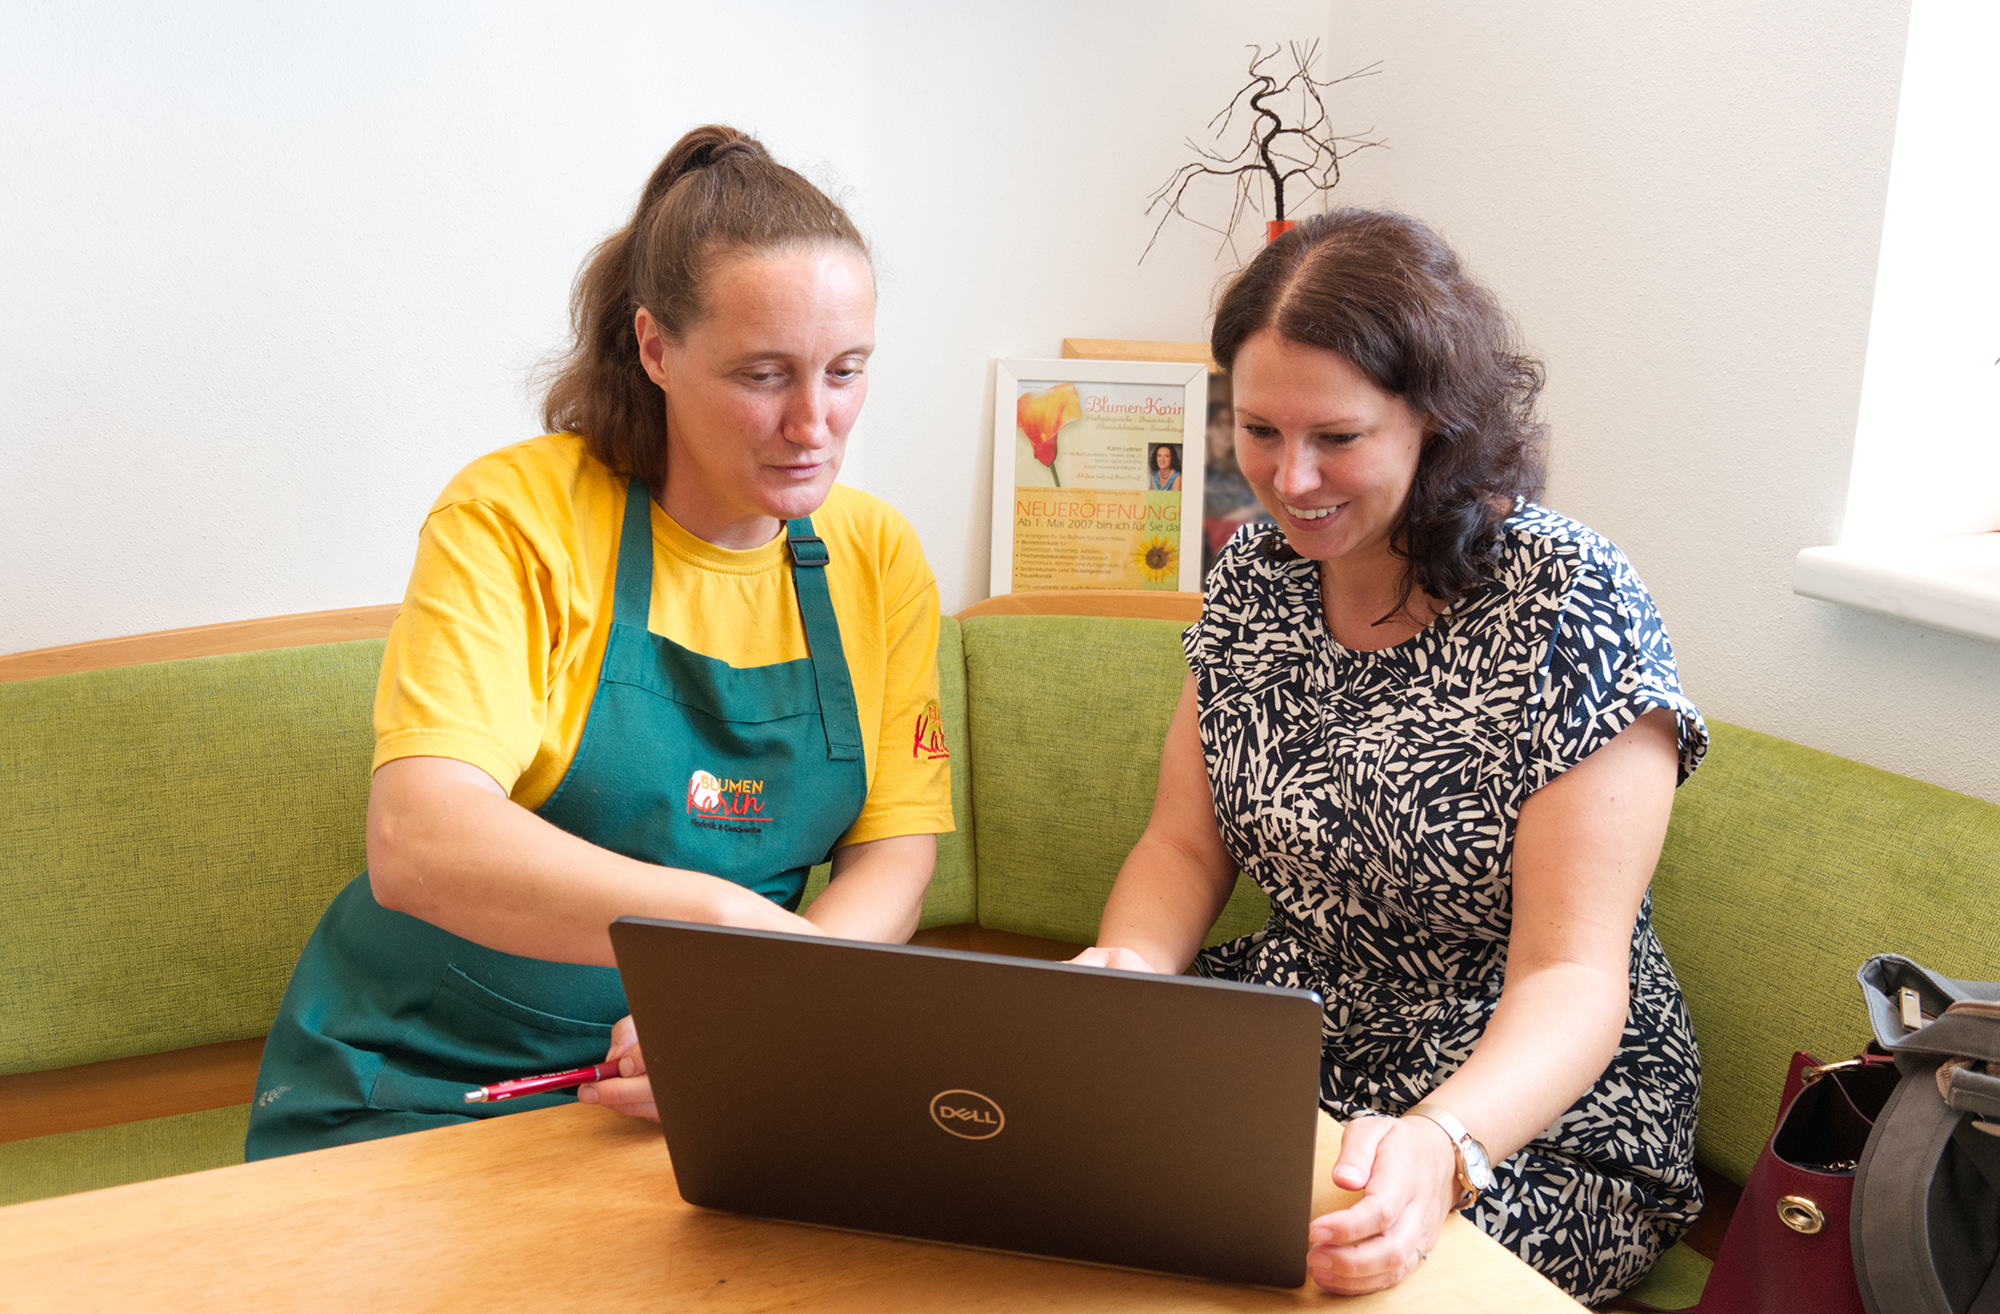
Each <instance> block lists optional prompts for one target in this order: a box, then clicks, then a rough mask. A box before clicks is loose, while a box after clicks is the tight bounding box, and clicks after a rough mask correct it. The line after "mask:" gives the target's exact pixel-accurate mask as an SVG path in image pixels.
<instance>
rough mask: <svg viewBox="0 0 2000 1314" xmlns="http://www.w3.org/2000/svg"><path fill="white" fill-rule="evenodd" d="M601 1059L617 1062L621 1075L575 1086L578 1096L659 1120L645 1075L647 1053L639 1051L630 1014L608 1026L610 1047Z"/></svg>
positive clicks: (649, 1079) (637, 1116) (587, 1100)
mask: <svg viewBox="0 0 2000 1314" xmlns="http://www.w3.org/2000/svg"><path fill="white" fill-rule="evenodd" d="M604 1061H605V1062H606V1063H613V1062H615V1063H617V1064H618V1071H619V1073H620V1075H619V1076H616V1077H612V1078H610V1079H608V1080H605V1081H594V1082H591V1083H590V1084H588V1085H585V1086H579V1087H577V1088H576V1097H577V1099H578V1100H580V1101H581V1102H583V1103H585V1104H602V1105H603V1106H604V1107H605V1108H607V1109H616V1110H617V1111H618V1112H620V1113H627V1114H630V1115H632V1116H633V1117H635V1118H650V1119H652V1120H653V1121H654V1122H658V1121H659V1120H660V1110H659V1108H658V1107H657V1106H656V1105H655V1104H654V1103H653V1080H652V1078H651V1077H648V1076H647V1075H646V1056H645V1055H644V1054H641V1053H640V1052H639V1033H638V1031H637V1030H636V1029H635V1028H634V1027H633V1026H632V1019H631V1017H630V1016H629V1015H628V1016H626V1017H621V1018H619V1019H618V1024H617V1025H616V1026H614V1027H612V1028H611V1048H610V1049H609V1050H608V1051H606V1053H605V1055H604Z"/></svg>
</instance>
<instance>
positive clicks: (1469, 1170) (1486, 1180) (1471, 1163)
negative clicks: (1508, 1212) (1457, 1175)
mask: <svg viewBox="0 0 2000 1314" xmlns="http://www.w3.org/2000/svg"><path fill="white" fill-rule="evenodd" d="M1458 1148H1459V1150H1460V1151H1461V1152H1462V1153H1463V1154H1464V1155H1465V1175H1466V1176H1467V1177H1469V1178H1471V1179H1472V1189H1473V1190H1475V1191H1478V1192H1479V1193H1480V1194H1481V1195H1484V1194H1485V1193H1486V1192H1488V1191H1490V1190H1492V1189H1493V1165H1492V1164H1491V1163H1490V1162H1488V1161H1487V1158H1486V1147H1485V1146H1483V1145H1481V1144H1480V1143H1479V1142H1478V1141H1475V1140H1473V1139H1472V1138H1471V1137H1470V1136H1468V1137H1466V1138H1465V1139H1464V1140H1462V1141H1460V1142H1459V1143H1458Z"/></svg>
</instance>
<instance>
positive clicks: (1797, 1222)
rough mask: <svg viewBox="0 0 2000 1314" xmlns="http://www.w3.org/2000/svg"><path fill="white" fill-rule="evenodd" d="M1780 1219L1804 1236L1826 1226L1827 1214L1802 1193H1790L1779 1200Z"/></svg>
mask: <svg viewBox="0 0 2000 1314" xmlns="http://www.w3.org/2000/svg"><path fill="white" fill-rule="evenodd" d="M1778 1221H1779V1222H1781V1223H1783V1224H1784V1225H1785V1226H1786V1227H1789V1228H1791V1229H1792V1230H1793V1231H1794V1232H1797V1233H1799V1234H1801V1235H1803V1236H1811V1235H1813V1234H1814V1233H1815V1232H1818V1231H1819V1230H1820V1229H1821V1228H1823V1227H1825V1226H1826V1214H1825V1213H1824V1212H1823V1211H1822V1210H1821V1209H1820V1207H1819V1206H1818V1205H1816V1204H1814V1203H1813V1202H1812V1201H1810V1200H1808V1199H1806V1198H1805V1197H1804V1196H1802V1195H1788V1196H1785V1197H1783V1198H1782V1199H1780V1200H1779V1201H1778Z"/></svg>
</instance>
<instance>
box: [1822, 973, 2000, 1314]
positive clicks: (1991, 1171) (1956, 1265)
mask: <svg viewBox="0 0 2000 1314" xmlns="http://www.w3.org/2000/svg"><path fill="white" fill-rule="evenodd" d="M1858 975H1859V977H1860V979H1861V991H1862V994H1863V996H1865V998H1866V1000H1867V1003H1868V1019H1869V1021H1870V1022H1871V1023H1872V1024H1873V1026H1874V1028H1875V1038H1876V1040H1878V1041H1879V1042H1881V1044H1882V1046H1883V1047H1884V1048H1885V1049H1887V1050H1888V1051H1889V1052H1890V1053H1892V1054H1894V1055H1895V1056H1896V1068H1897V1070H1898V1071H1899V1072H1901V1074H1902V1080H1901V1081H1899V1082H1898V1083H1897V1085H1896V1090H1895V1093H1894V1094H1893V1095H1891V1096H1890V1097H1889V1102H1888V1104H1887V1105H1886V1106H1884V1108H1883V1110H1882V1112H1881V1114H1880V1115H1879V1116H1878V1117H1877V1118H1876V1119H1875V1129H1874V1131H1873V1132H1871V1133H1870V1134H1869V1137H1868V1147H1867V1149H1865V1150H1864V1151H1863V1152H1862V1155H1861V1163H1860V1165H1859V1167H1858V1168H1857V1169H1856V1171H1855V1177H1854V1203H1853V1206H1852V1208H1851V1210H1850V1234H1851V1236H1852V1238H1853V1246H1854V1276H1855V1280H1856V1282H1857V1283H1858V1284H1859V1286H1860V1288H1861V1303H1862V1304H1864V1305H1866V1306H1867V1307H1868V1310H1869V1314H2000V1271H1996V1267H1995V1259H1996V1256H2000V982H1991V981H1954V980H1951V979H1950V978H1949V977H1942V976H1939V975H1937V974H1936V973H1934V972H1927V971H1925V970H1924V969H1923V968H1921V967H1919V966H1917V964H1915V963H1913V962H1911V961H1910V960H1909V959H1907V958H1900V957H1897V956H1896V955H1894V954H1878V955H1876V956H1875V957H1873V958H1871V959H1869V960H1868V961H1867V962H1866V963H1864V964H1862V967H1861V971H1860V973H1859V974H1858Z"/></svg>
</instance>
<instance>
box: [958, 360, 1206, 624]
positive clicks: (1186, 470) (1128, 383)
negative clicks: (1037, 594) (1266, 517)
mask: <svg viewBox="0 0 2000 1314" xmlns="http://www.w3.org/2000/svg"><path fill="white" fill-rule="evenodd" d="M1207 383H1208V368H1207V366H1206V365H1202V364H1186V363H1177V362H1162V361H1115V360H1114V361H1103V360H1001V361H996V362H995V363H994V380H993V572H992V590H993V592H994V593H995V594H1001V593H1014V592H1021V591H1027V590H1033V589H1165V590H1180V591H1182V592H1186V593H1199V592H1201V505H1202V466H1203V464H1204V462H1203V459H1202V453H1203V451H1204V446H1203V444H1204V437H1203V432H1204V429H1205V428H1206V425H1207V416H1208V393H1207ZM1183 508H1186V510H1187V512H1188V514H1187V517H1186V527H1185V528H1183V517H1182V509H1183Z"/></svg>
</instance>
